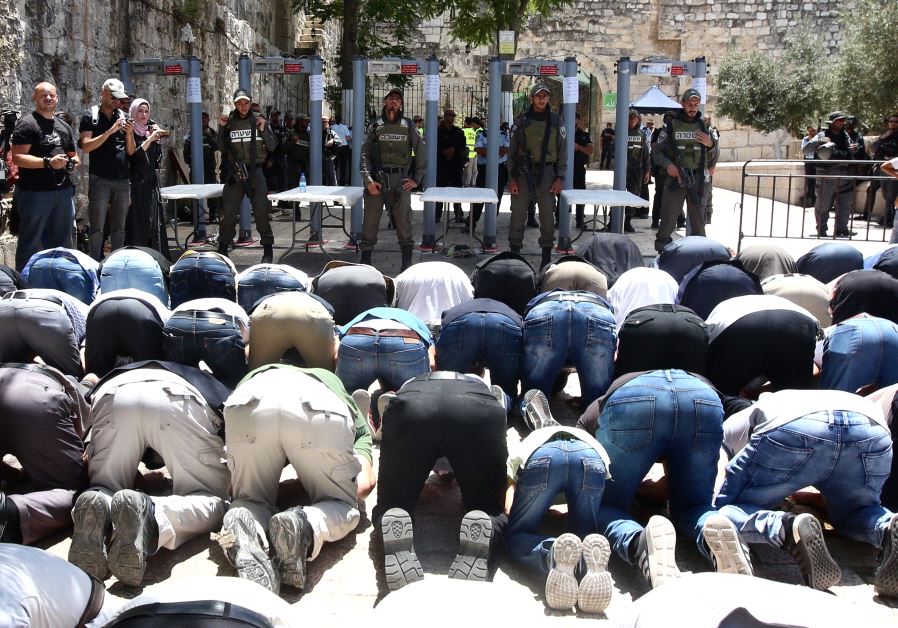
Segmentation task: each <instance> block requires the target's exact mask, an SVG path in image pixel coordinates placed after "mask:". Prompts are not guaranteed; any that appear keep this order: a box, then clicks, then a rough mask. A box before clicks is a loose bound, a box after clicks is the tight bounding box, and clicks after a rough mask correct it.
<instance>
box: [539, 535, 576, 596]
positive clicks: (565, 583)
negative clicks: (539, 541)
mask: <svg viewBox="0 0 898 628" xmlns="http://www.w3.org/2000/svg"><path fill="white" fill-rule="evenodd" d="M582 547H583V546H582V544H581V543H580V539H579V538H577V536H575V535H573V534H562V535H561V536H559V537H558V538H557V539H555V542H554V543H552V555H551V558H550V561H551V563H550V564H551V565H552V568H551V569H550V570H549V575H548V577H546V606H548V607H549V608H554V609H555V610H558V611H569V610H571V609H572V608H574V605H575V604H576V603H577V579H576V578H575V577H574V569H576V568H577V565H578V564H579V562H580V552H581V550H582Z"/></svg>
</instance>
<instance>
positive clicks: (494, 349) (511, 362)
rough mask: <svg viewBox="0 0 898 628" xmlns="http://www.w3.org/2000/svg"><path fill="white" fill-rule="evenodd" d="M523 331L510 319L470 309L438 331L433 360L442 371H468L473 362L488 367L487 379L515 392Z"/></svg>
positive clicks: (511, 395)
mask: <svg viewBox="0 0 898 628" xmlns="http://www.w3.org/2000/svg"><path fill="white" fill-rule="evenodd" d="M523 337H524V335H523V331H522V330H521V328H520V327H518V326H517V325H516V324H515V323H514V321H512V320H511V319H510V318H508V317H507V316H505V315H503V314H497V313H494V312H471V313H469V314H465V315H464V316H460V317H458V318H456V319H455V320H454V321H452V322H451V323H449V324H448V325H447V326H446V327H444V328H443V329H442V330H441V331H440V338H439V340H437V345H436V354H437V364H438V366H439V368H440V370H442V371H456V372H459V373H469V372H471V367H472V366H474V364H476V363H477V362H483V363H484V364H486V366H487V368H489V370H490V379H491V381H492V382H493V383H494V384H496V385H498V386H499V387H500V388H502V390H504V391H505V394H507V395H508V396H510V397H512V398H514V397H516V396H517V394H518V378H519V377H520V374H521V348H522V345H523Z"/></svg>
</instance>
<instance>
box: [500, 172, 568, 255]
mask: <svg viewBox="0 0 898 628" xmlns="http://www.w3.org/2000/svg"><path fill="white" fill-rule="evenodd" d="M515 180H516V181H517V182H518V193H517V195H515V196H512V197H511V225H510V226H509V229H508V244H509V245H511V246H522V245H523V243H524V223H525V222H526V221H527V210H528V209H530V202H531V199H530V186H529V185H528V184H527V177H516V178H515ZM554 180H555V173H554V171H553V170H552V168H550V167H546V168H545V169H544V170H543V175H542V178H541V180H540V181H537V182H536V185H535V186H534V187H535V193H534V196H535V198H534V199H533V201H534V202H535V203H537V204H538V205H539V245H540V247H543V248H544V247H547V246H552V245H553V244H554V243H555V205H556V203H557V202H558V199H557V197H556V196H555V195H554V194H552V193H551V192H550V191H549V188H550V187H551V186H552V182H553V181H554Z"/></svg>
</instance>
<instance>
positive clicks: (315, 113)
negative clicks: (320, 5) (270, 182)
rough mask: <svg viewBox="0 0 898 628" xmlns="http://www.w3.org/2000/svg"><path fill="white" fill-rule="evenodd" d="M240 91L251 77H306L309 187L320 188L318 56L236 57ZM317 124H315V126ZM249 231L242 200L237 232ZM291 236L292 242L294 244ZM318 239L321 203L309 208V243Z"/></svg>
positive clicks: (321, 85) (321, 82)
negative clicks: (307, 85)
mask: <svg viewBox="0 0 898 628" xmlns="http://www.w3.org/2000/svg"><path fill="white" fill-rule="evenodd" d="M237 71H238V73H239V79H238V80H239V85H240V89H244V90H246V92H247V93H249V94H250V95H251V94H252V74H281V75H285V74H307V75H308V76H309V119H310V121H313V122H310V124H309V173H308V174H309V185H321V164H322V158H323V157H322V153H323V150H324V147H323V145H322V141H321V103H322V100H324V77H323V76H322V62H321V57H319V56H317V55H316V56H312V57H300V58H293V57H261V58H255V59H253V58H250V57H249V56H248V55H240V58H239V60H238V61H237ZM316 122H317V123H316ZM249 228H250V205H249V203H248V199H246V198H244V202H243V205H242V206H241V208H240V229H241V230H243V231H248V230H249ZM295 235H296V234H295V233H294V234H293V236H294V241H295ZM320 239H321V204H320V203H313V204H312V205H311V216H310V218H309V241H310V242H317V241H320Z"/></svg>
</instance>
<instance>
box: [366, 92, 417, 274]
mask: <svg viewBox="0 0 898 628" xmlns="http://www.w3.org/2000/svg"><path fill="white" fill-rule="evenodd" d="M402 100H403V99H402V90H400V89H391V90H390V91H389V92H387V95H386V96H384V106H383V110H382V113H381V115H380V117H379V118H377V120H375V121H374V122H372V123H371V124H370V125H369V126H368V130H367V133H366V135H365V144H364V145H363V146H362V159H361V168H360V170H361V172H362V180H363V181H364V182H365V200H364V208H365V220H364V222H363V223H362V239H361V243H360V244H361V249H362V260H361V261H362V263H363V264H370V263H371V251H372V250H373V249H374V246H375V245H376V244H377V229H378V226H379V225H380V216H381V214H382V213H383V208H384V204H386V205H387V208H388V210H390V211H392V214H393V220H394V221H395V223H396V235H397V237H398V239H399V249H400V250H401V251H402V270H405V269H406V268H408V267H409V266H411V265H412V248H413V247H414V240H413V239H412V219H411V212H412V208H411V191H412V190H414V189H415V188H416V187H418V186H419V185H421V181H422V180H423V178H424V170H425V169H426V167H427V154H426V152H425V150H424V140H423V139H421V136H420V135H419V134H418V132H417V130H416V129H415V126H414V123H413V122H412V121H411V120H409V119H408V118H406V117H404V116H403V115H402ZM413 155H414V156H413ZM413 163H414V176H410V174H409V169H410V167H411V166H412V164H413Z"/></svg>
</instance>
